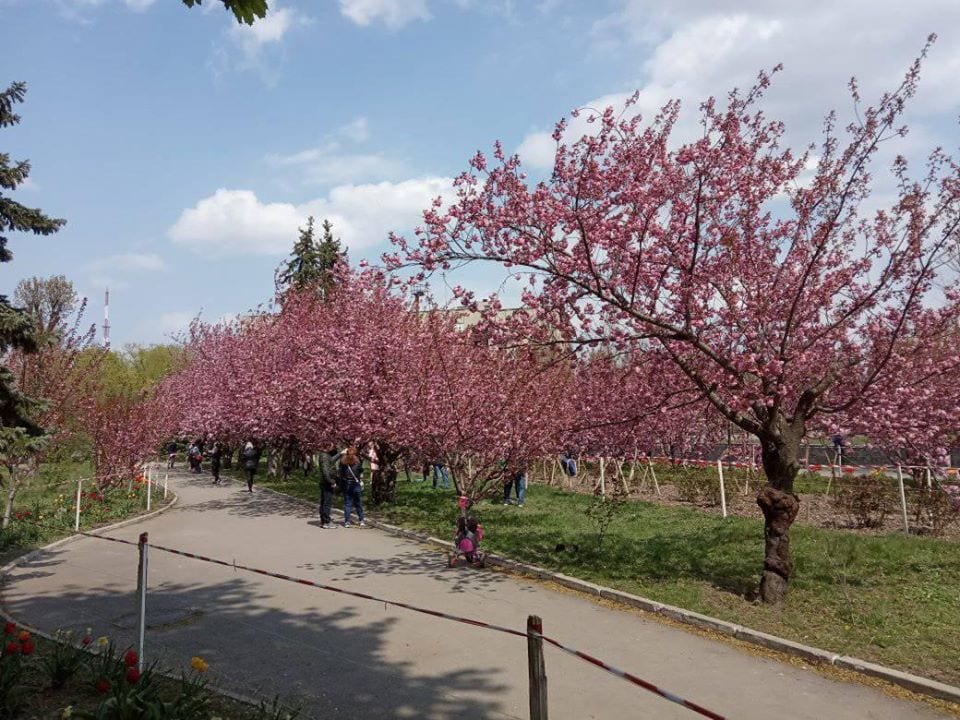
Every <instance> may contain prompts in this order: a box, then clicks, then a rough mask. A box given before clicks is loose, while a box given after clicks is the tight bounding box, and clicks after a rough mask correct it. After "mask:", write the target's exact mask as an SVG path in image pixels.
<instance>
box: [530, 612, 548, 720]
mask: <svg viewBox="0 0 960 720" xmlns="http://www.w3.org/2000/svg"><path fill="white" fill-rule="evenodd" d="M527 665H528V667H529V670H530V720H547V671H546V668H545V666H544V662H543V621H542V620H541V619H540V617H539V616H538V615H529V616H527Z"/></svg>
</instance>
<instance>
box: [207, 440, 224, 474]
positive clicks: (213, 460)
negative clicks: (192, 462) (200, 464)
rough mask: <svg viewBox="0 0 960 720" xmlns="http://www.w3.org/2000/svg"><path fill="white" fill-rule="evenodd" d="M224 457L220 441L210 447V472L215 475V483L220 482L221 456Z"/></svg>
mask: <svg viewBox="0 0 960 720" xmlns="http://www.w3.org/2000/svg"><path fill="white" fill-rule="evenodd" d="M221 457H223V449H222V448H221V447H220V442H219V441H218V442H215V443H214V444H213V447H212V448H211V449H210V472H211V474H212V475H213V484H214V485H219V484H220V458H221Z"/></svg>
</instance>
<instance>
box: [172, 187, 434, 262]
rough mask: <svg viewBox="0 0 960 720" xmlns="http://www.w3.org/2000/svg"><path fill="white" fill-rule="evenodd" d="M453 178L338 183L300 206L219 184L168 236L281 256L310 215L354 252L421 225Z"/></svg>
mask: <svg viewBox="0 0 960 720" xmlns="http://www.w3.org/2000/svg"><path fill="white" fill-rule="evenodd" d="M451 187H452V180H451V179H450V178H441V177H426V178H417V179H412V180H404V181H402V182H395V183H394V182H381V183H368V184H360V185H339V186H337V187H335V188H333V189H332V190H331V191H330V192H329V193H328V194H327V195H326V196H325V197H320V198H317V199H315V200H310V201H308V202H305V203H301V204H299V205H295V204H293V203H285V202H262V201H261V200H260V199H259V198H258V197H257V196H256V194H255V193H253V192H252V191H250V190H227V189H222V188H221V189H219V190H217V191H216V192H215V193H214V194H213V195H211V196H210V197H207V198H204V199H203V200H200V201H199V202H198V203H197V204H196V205H195V206H194V207H192V208H188V209H186V210H184V211H183V212H182V213H181V214H180V217H179V218H178V219H177V221H176V223H174V225H173V226H172V227H171V228H170V231H169V235H170V238H171V239H172V240H173V241H174V242H175V243H177V244H179V245H182V246H185V247H188V248H190V249H191V250H194V251H195V252H199V253H204V254H213V255H243V254H259V255H283V254H286V253H288V252H289V251H290V247H291V246H292V244H293V241H294V240H295V239H296V237H297V228H298V227H300V226H301V225H303V223H304V222H305V220H306V218H307V216H309V215H313V216H314V217H316V218H318V219H319V218H326V219H328V220H330V222H331V223H333V227H334V231H335V233H336V234H337V236H338V237H340V238H342V239H343V241H344V243H345V244H346V245H347V246H348V247H349V248H350V250H352V251H357V250H363V249H365V248H370V247H373V246H375V245H378V244H380V243H382V242H383V241H385V240H386V237H387V234H388V233H389V232H390V231H391V230H396V231H404V230H409V229H411V228H413V227H415V226H416V225H418V224H420V222H421V220H422V216H423V210H424V209H426V208H427V207H429V205H430V203H431V201H432V200H433V198H435V197H437V196H438V195H439V196H442V197H444V198H445V200H447V201H449V200H450V198H451V193H452V191H451Z"/></svg>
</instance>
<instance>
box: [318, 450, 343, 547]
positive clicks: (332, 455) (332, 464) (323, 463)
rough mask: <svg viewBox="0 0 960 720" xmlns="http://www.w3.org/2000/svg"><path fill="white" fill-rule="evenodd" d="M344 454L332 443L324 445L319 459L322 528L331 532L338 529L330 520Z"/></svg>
mask: <svg viewBox="0 0 960 720" xmlns="http://www.w3.org/2000/svg"><path fill="white" fill-rule="evenodd" d="M341 455H343V452H337V448H336V446H335V445H334V444H333V443H332V442H327V443H324V444H323V445H322V446H321V448H320V455H319V456H318V457H317V465H318V467H319V469H320V527H321V528H322V529H324V530H329V529H332V528H334V527H336V526H335V525H334V524H333V522H332V521H331V520H330V510H331V509H332V508H333V491H334V489H335V488H336V486H337V480H338V476H339V470H338V468H337V461H338V460H339V459H340V456H341Z"/></svg>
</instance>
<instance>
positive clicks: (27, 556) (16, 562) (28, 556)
mask: <svg viewBox="0 0 960 720" xmlns="http://www.w3.org/2000/svg"><path fill="white" fill-rule="evenodd" d="M172 494H173V499H171V500H170V502H168V503H167V504H166V505H163V506H161V507H159V508H157V509H156V510H152V511H150V512H148V513H146V514H145V515H137V516H136V517H132V518H127V519H126V520H120V521H119V522H115V523H113V524H112V525H105V526H104V527H99V528H96V529H94V530H91V531H90V532H88V533H87V535H100V534H102V533H105V532H108V531H112V530H118V529H120V528H122V527H126V526H127V525H133V524H135V523H138V522H142V521H143V520H149V519H150V518H153V517H156V516H157V515H162V514H163V513H165V512H167V510H170V509H171V508H172V507H173V506H174V505H176V504H177V501H178V500H179V499H180V497H179V496H178V495H177V494H176V493H172ZM281 494H282V493H281ZM83 537H86V536H85V535H80V534H78V533H75V534H73V535H69V536H67V537H65V538H60V539H59V540H54V541H53V542H52V543H50V544H49V545H44V546H43V547H40V548H37V549H36V550H31V551H30V552H28V553H24V554H23V555H21V556H20V557H17V558H14V559H13V560H11V561H10V562H8V563H7V564H6V565H4V566H3V567H2V568H0V593H2V588H3V585H4V584H6V581H7V575H9V574H10V572H11V571H12V570H13V569H14V568H17V567H19V566H20V565H21V564H23V563H26V562H29V561H31V560H33V559H34V558H36V557H38V556H40V555H42V554H43V553H45V552H49V551H50V550H54V549H56V548H58V547H60V546H62V545H67V544H69V543H72V542H74V541H75V540H79V539H80V538H83ZM0 619H3V620H4V621H8V622H12V623H15V624H16V625H18V626H19V627H21V628H24V629H25V630H29V631H30V633H32V634H33V635H37V636H39V637H42V638H44V639H45V640H49V641H50V642H55V643H62V642H63V641H62V640H60V639H58V638H57V637H56V636H54V635H51V634H50V633H46V632H44V631H43V630H40V629H39V628H36V627H33V626H32V625H30V624H28V623H25V622H22V621H20V620H17V618H15V617H13V616H12V615H11V614H10V613H9V612H7V606H6V603H5V602H4V601H3V598H2V596H0ZM158 674H159V675H162V676H164V677H166V678H168V679H170V680H177V679H179V678H180V675H179V674H176V673H173V672H172V671H171V672H162V671H161V672H158ZM207 688H209V689H210V691H211V692H214V693H216V694H217V695H223V696H224V697H228V698H230V699H231V700H236V701H237V702H240V703H243V704H245V705H250V706H251V707H254V708H255V707H258V706H259V705H260V702H261V701H260V700H257V699H255V698H252V697H248V696H246V695H242V694H241V693H238V692H235V691H233V690H229V689H227V688H222V687H219V686H217V685H211V684H208V685H207Z"/></svg>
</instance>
